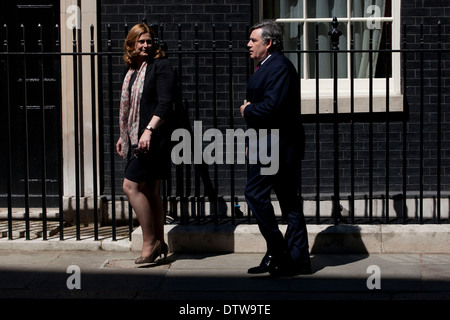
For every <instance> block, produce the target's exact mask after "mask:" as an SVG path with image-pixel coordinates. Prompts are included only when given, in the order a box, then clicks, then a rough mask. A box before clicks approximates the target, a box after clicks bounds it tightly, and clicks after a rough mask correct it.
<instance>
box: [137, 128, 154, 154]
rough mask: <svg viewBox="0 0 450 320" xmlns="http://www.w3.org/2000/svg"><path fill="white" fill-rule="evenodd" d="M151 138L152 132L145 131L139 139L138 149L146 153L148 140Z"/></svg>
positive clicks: (148, 144) (148, 147)
mask: <svg viewBox="0 0 450 320" xmlns="http://www.w3.org/2000/svg"><path fill="white" fill-rule="evenodd" d="M151 138H152V132H151V131H150V130H145V131H144V132H143V133H142V135H141V138H140V139H139V143H138V148H139V149H141V150H144V151H148V150H149V149H150V140H151Z"/></svg>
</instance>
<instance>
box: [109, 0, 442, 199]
mask: <svg viewBox="0 0 450 320" xmlns="http://www.w3.org/2000/svg"><path fill="white" fill-rule="evenodd" d="M133 3H134V4H133ZM449 4H450V1H422V0H415V1H402V23H405V24H406V25H407V37H406V39H407V43H408V48H411V49H413V48H419V46H420V44H419V43H420V26H419V24H420V23H421V22H423V23H424V47H425V48H434V47H436V46H437V45H436V41H437V35H436V34H437V23H438V21H439V20H440V21H441V23H442V43H443V46H444V47H445V48H448V46H449V45H448V43H449V41H448V40H449V34H450V21H449V17H450V9H449V7H450V6H449ZM251 12H252V5H251V1H237V0H235V1H230V0H199V1H194V0H191V1H189V0H184V1H174V0H166V1H151V2H150V1H147V4H143V2H142V1H138V0H135V1H127V4H126V5H125V4H117V1H113V0H109V1H102V3H101V27H102V37H103V45H102V47H103V50H105V48H106V42H105V41H106V40H105V39H106V25H107V24H110V25H111V28H112V31H113V32H112V37H113V48H114V50H115V51H120V50H121V46H122V43H123V39H124V31H123V25H124V23H128V24H129V25H130V26H132V25H133V24H134V23H136V22H140V21H142V19H143V18H146V19H147V22H149V23H152V22H157V23H158V24H159V23H163V25H164V40H165V41H166V42H167V45H168V47H169V49H172V50H173V49H175V48H177V45H178V42H177V40H178V25H179V24H180V25H181V26H182V39H181V40H182V48H183V49H190V48H192V47H193V46H194V39H195V32H194V30H195V29H194V25H195V23H197V25H198V37H199V40H200V41H199V46H200V48H202V49H209V46H210V45H211V40H212V33H211V25H212V24H216V28H217V33H216V36H217V48H218V49H219V50H220V49H225V50H226V49H227V48H228V25H229V24H231V25H232V28H233V49H234V50H239V49H243V48H245V43H246V39H247V37H248V35H247V32H246V27H247V26H249V25H250V24H251V21H250V19H251V18H250V17H251ZM255 19H257V17H256V18H255ZM402 32H403V31H402ZM442 58H443V62H442V68H441V70H442V113H441V114H440V115H438V114H437V106H436V105H437V103H436V102H437V83H436V82H437V81H436V79H437V71H436V70H437V65H436V64H437V58H436V55H433V54H426V55H425V60H426V61H425V63H424V75H425V77H424V92H425V96H424V122H423V138H424V144H423V145H424V149H423V154H424V161H423V163H424V172H423V173H424V178H423V181H422V182H421V181H420V179H419V173H420V170H419V167H420V166H419V165H420V158H419V156H420V144H419V142H420V139H419V137H420V131H419V129H420V54H418V53H417V52H411V53H408V56H407V59H408V60H407V61H408V62H407V72H406V75H407V88H406V101H407V105H406V106H405V110H406V112H405V113H402V114H396V115H390V116H389V129H390V134H389V141H390V150H389V155H390V164H389V173H390V184H389V186H390V187H389V192H390V196H391V197H392V196H395V195H398V194H401V193H402V177H403V173H402V164H403V119H406V122H405V123H406V127H407V136H406V148H407V154H406V155H407V172H406V175H407V191H408V195H409V196H415V195H417V194H418V192H419V186H420V185H421V184H422V185H423V188H424V192H425V195H430V196H432V195H434V194H435V192H436V180H437V171H436V168H437V167H436V164H437V156H436V140H437V134H438V133H437V131H436V128H437V125H436V123H437V120H438V119H440V120H441V121H442V130H441V133H440V134H441V138H442V152H441V155H442V171H441V186H442V190H443V192H444V194H448V193H449V192H450V182H449V181H450V180H449V179H448V177H449V175H450V134H449V132H450V111H449V109H448V103H449V102H450V101H449V100H450V95H449V94H448V89H447V88H448V87H449V86H448V85H449V78H448V76H449V71H448V70H449V56H448V53H445V54H443V56H442ZM170 59H171V61H172V62H173V65H174V66H177V63H178V60H177V59H176V57H175V56H172V57H170ZM246 60H247V59H246V58H245V57H242V58H238V57H236V58H234V59H233V66H234V67H233V72H234V78H233V82H234V86H233V90H234V91H233V93H234V96H233V97H234V100H235V102H234V106H235V109H236V114H235V119H236V120H235V121H236V122H235V125H236V126H237V127H239V126H243V123H242V121H241V119H240V116H239V115H238V114H237V109H238V106H239V105H240V101H241V100H242V99H243V97H244V95H245V82H246V63H247V61H246ZM194 62H195V59H194V57H193V56H190V57H187V58H184V60H183V67H182V70H181V71H182V74H183V83H184V84H185V85H184V87H183V94H184V96H183V98H184V99H187V100H188V101H189V103H190V106H191V107H192V109H191V113H190V115H191V121H193V120H194V119H195V112H194V110H193V108H194V106H195V95H194V92H195V90H194V80H195V79H194V75H195V69H194V68H193V66H194ZM218 63H219V65H220V67H219V68H218V74H219V78H218V98H219V100H218V107H219V111H218V114H219V124H220V125H221V126H222V128H227V126H229V118H228V112H229V111H228V110H229V107H230V105H229V101H228V94H229V87H228V74H229V69H228V66H227V63H228V62H227V57H226V55H223V56H218ZM199 66H200V83H199V84H200V88H201V90H200V99H199V100H200V101H199V110H200V116H199V118H200V120H202V121H203V124H204V126H208V125H211V124H212V98H211V89H210V88H211V86H210V85H211V73H212V69H211V60H210V58H209V57H200V58H199ZM122 72H123V66H122V65H121V62H120V59H119V58H117V59H115V60H114V81H115V83H114V88H115V92H114V97H115V98H114V99H115V102H114V103H115V106H116V108H118V100H117V99H118V94H119V92H120V83H121V79H122V78H123V77H122ZM104 74H105V72H104ZM105 83H107V82H106V81H105ZM104 98H105V99H104V102H105V110H104V112H105V119H108V116H109V115H108V111H107V109H106V106H107V97H106V96H105V97H104ZM115 113H116V114H115V115H114V116H115V117H117V114H118V109H117V110H116V111H115ZM403 117H406V118H403ZM369 119H370V120H369ZM305 120H306V122H307V123H305V130H306V144H307V145H306V153H305V159H304V161H303V162H302V165H303V168H302V183H303V186H302V194H303V195H304V196H305V197H309V196H311V197H312V196H314V195H315V193H316V139H319V142H320V143H319V145H320V150H321V153H320V179H321V180H320V190H319V191H320V193H321V195H322V196H323V197H324V198H329V195H331V193H332V192H333V174H334V173H333V172H334V171H333V153H332V152H333V124H332V123H330V121H329V119H325V118H319V119H316V118H315V117H308V118H305ZM317 120H319V123H320V135H319V137H317V136H316V134H315V133H316V132H315V130H316V124H315V123H316V121H317ZM351 120H352V119H350V118H345V117H343V118H342V121H341V123H340V125H339V133H340V135H339V140H340V163H339V167H340V171H339V175H340V190H341V192H342V195H343V197H344V198H346V197H347V195H348V194H349V192H350V178H351V170H350V161H349V160H350V156H351V155H350V147H351V136H350V121H351ZM353 121H354V122H353V123H354V132H355V136H354V142H355V143H354V146H355V168H356V169H355V170H356V171H355V185H356V188H355V192H356V193H357V195H358V196H360V197H363V196H367V195H368V192H369V168H370V164H369V149H370V146H369V128H370V126H372V130H373V135H372V138H373V145H372V148H373V162H372V164H373V185H372V186H373V192H374V195H375V196H381V194H384V192H385V189H386V186H385V177H386V174H385V168H386V162H385V154H386V149H385V148H386V145H385V139H386V117H385V115H383V114H380V115H374V116H369V117H368V115H362V116H360V117H358V118H355V119H353ZM105 130H107V128H106V129H105ZM116 131H118V130H117V128H116ZM105 142H106V143H107V142H108V141H107V139H106V141H105ZM105 154H107V152H106V153H105ZM105 159H106V160H105V173H106V176H107V175H108V170H107V169H108V161H107V157H106V158H105ZM118 161H119V162H118V163H119V165H118V166H116V168H118V169H117V172H118V177H117V181H121V178H122V177H121V176H120V174H121V172H122V171H121V170H123V165H124V163H123V162H120V159H119V160H118ZM229 175H230V171H229V167H228V166H226V165H222V166H220V186H221V187H220V190H219V193H220V194H222V195H229V193H230V189H229V186H230V180H229V177H230V176H229ZM235 177H236V194H237V195H242V190H243V187H244V185H245V180H246V179H245V168H242V167H236V173H235ZM107 180H108V179H106V182H107ZM118 185H119V186H120V183H119V184H118ZM105 187H106V189H107V188H108V185H105Z"/></svg>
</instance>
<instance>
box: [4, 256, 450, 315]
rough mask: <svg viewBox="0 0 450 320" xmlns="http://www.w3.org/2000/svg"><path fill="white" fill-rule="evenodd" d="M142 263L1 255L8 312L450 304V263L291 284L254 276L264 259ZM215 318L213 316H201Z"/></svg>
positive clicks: (368, 259)
mask: <svg viewBox="0 0 450 320" xmlns="http://www.w3.org/2000/svg"><path fill="white" fill-rule="evenodd" d="M137 255H138V253H136V252H134V251H105V250H91V251H73V250H70V251H5V250H3V251H2V250H0V305H1V306H6V307H8V306H14V308H17V307H18V306H22V305H24V304H23V303H22V301H23V300H25V301H26V303H27V305H30V303H32V304H31V305H34V306H40V307H42V306H45V308H48V307H53V306H55V305H67V306H73V305H74V304H75V305H76V303H80V302H81V303H88V304H92V305H94V306H99V303H101V302H107V303H108V307H109V308H101V309H98V310H97V309H96V308H93V309H92V310H94V309H95V310H97V311H99V310H103V311H101V312H102V313H103V312H105V311H109V312H112V314H114V310H116V309H114V308H113V309H111V307H112V306H121V307H120V308H122V307H124V306H127V303H130V302H133V303H140V304H139V305H143V306H146V307H148V306H153V308H156V309H158V307H164V309H165V310H166V311H167V312H169V313H168V314H169V315H170V317H169V318H170V319H175V318H176V317H178V316H179V317H180V318H183V317H182V315H183V313H184V312H194V313H195V312H197V313H196V314H195V315H196V316H198V318H205V317H207V318H209V319H222V318H233V317H232V316H237V315H241V316H243V315H242V312H249V311H248V310H247V311H245V309H244V311H242V310H237V309H233V310H232V308H241V307H243V306H253V308H269V309H268V310H259V309H253V311H255V312H256V315H258V314H259V315H260V316H261V315H266V317H262V319H269V318H270V317H269V315H270V316H275V315H277V316H279V315H280V313H283V312H292V311H293V310H294V311H295V310H297V309H298V308H299V307H301V306H303V307H313V308H315V309H317V308H319V309H320V308H321V306H323V305H325V306H329V307H331V306H335V304H331V305H330V301H331V300H333V301H334V302H336V301H338V303H342V302H343V301H345V303H346V304H347V301H350V300H354V301H350V302H349V303H350V305H348V306H356V305H358V306H361V305H364V303H367V302H368V301H369V302H370V303H376V302H377V301H378V302H379V301H383V302H388V303H391V302H393V301H401V300H407V301H410V302H411V301H412V302H413V303H412V304H409V305H408V307H409V310H410V309H411V308H410V307H411V306H417V304H416V303H417V302H419V306H420V302H421V301H424V300H428V301H432V300H440V301H445V303H448V302H447V301H446V300H450V254H370V255H369V254H321V255H313V256H312V264H313V272H314V273H313V274H312V275H302V276H296V277H288V278H272V277H270V276H269V275H249V274H247V269H248V268H249V267H251V266H255V265H257V264H258V263H259V262H260V259H261V257H262V255H261V254H260V253H257V254H256V253H255V254H252V253H245V254H244V253H232V254H218V253H216V254H214V253H212V254H208V253H205V254H176V253H172V254H170V255H169V256H168V257H167V260H166V263H163V261H162V260H158V261H157V263H153V264H147V265H135V264H134V259H135V258H136V257H137ZM78 288H79V289H78ZM55 299H56V300H55ZM17 303H18V304H17ZM43 303H44V304H43ZM233 305H234V307H233ZM194 306H196V307H195V308H197V307H198V308H197V309H195V308H194ZM258 306H259V307H258ZM262 306H265V307H262ZM370 306H373V305H370ZM439 306H442V305H441V304H439ZM202 307H205V308H206V307H208V308H209V307H210V308H212V309H211V310H213V311H211V310H209V309H201V308H202ZM192 308H194V309H192ZM199 308H200V309H199ZM433 308H434V309H433V310H436V306H434V307H433ZM104 309H107V310H104ZM131 309H132V308H131ZM33 310H34V309H33ZM80 310H83V309H80ZM207 310H209V311H211V312H213V314H210V316H207V315H205V314H199V313H201V312H206V311H207ZM332 310H333V308H331V309H327V308H325V310H322V311H321V312H332ZM380 310H381V309H380ZM25 311H26V309H25V310H24V312H25ZM250 311H251V310H250ZM374 311H375V310H374ZM80 312H81V311H80ZM261 312H262V314H261ZM264 312H268V314H267V313H266V314H264ZM380 312H381V311H380ZM86 314H87V313H86ZM103 315H104V314H103ZM253 315H255V314H253ZM191 316H192V314H191ZM200 316H201V317H200ZM213 316H215V317H213ZM253 318H254V317H253ZM275 318H277V319H278V317H275ZM183 319H187V318H186V317H184V318H183ZM191 319H197V317H191ZM247 319H248V317H247Z"/></svg>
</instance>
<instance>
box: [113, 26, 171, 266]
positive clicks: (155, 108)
mask: <svg viewBox="0 0 450 320" xmlns="http://www.w3.org/2000/svg"><path fill="white" fill-rule="evenodd" d="M124 51H125V53H124V62H125V64H126V65H127V67H128V71H127V73H126V76H125V79H124V81H123V85H122V94H121V100H120V115H119V122H120V138H119V140H118V141H117V143H116V150H117V152H118V154H119V155H120V156H122V157H123V158H124V159H125V158H128V163H127V166H126V169H125V178H124V181H123V191H124V192H125V194H126V195H127V197H128V200H129V202H130V204H131V206H132V207H133V209H134V211H135V213H136V215H137V218H138V220H139V223H140V225H141V228H142V235H143V244H142V251H141V256H140V257H139V258H137V259H136V261H135V263H136V264H142V263H150V262H154V261H155V260H156V258H157V257H158V256H161V255H164V259H165V258H166V256H167V253H168V246H167V244H166V243H165V242H164V209H163V205H162V201H161V197H160V195H159V183H160V180H161V179H164V178H167V176H168V174H169V172H170V163H171V161H170V135H171V130H170V124H169V123H170V116H171V113H172V109H173V84H174V73H173V70H172V67H171V65H170V63H169V61H168V60H167V59H164V55H165V54H164V52H163V51H161V50H160V49H159V48H157V46H156V44H155V34H154V32H153V30H151V29H150V28H149V26H147V25H146V24H137V25H135V26H134V27H133V28H131V30H130V31H129V33H128V35H127V37H126V39H125V43H124Z"/></svg>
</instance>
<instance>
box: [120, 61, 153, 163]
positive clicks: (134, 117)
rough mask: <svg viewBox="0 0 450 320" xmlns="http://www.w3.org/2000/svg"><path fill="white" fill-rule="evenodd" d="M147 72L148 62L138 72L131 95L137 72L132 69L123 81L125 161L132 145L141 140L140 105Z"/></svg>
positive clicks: (121, 134)
mask: <svg viewBox="0 0 450 320" xmlns="http://www.w3.org/2000/svg"><path fill="white" fill-rule="evenodd" d="M146 70H147V62H144V63H143V64H142V65H141V68H140V69H139V70H138V71H137V75H136V80H135V81H134V83H133V86H132V88H131V95H130V90H129V85H130V79H131V76H132V75H133V74H134V72H136V70H134V69H131V68H130V69H129V70H128V72H127V74H126V76H125V79H124V80H123V85H122V95H121V97H120V113H119V126H120V137H121V138H122V154H123V158H124V159H125V158H126V157H127V155H128V150H129V148H130V144H132V145H133V144H137V143H138V139H139V114H140V103H141V97H142V91H143V89H144V80H145V72H146Z"/></svg>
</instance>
